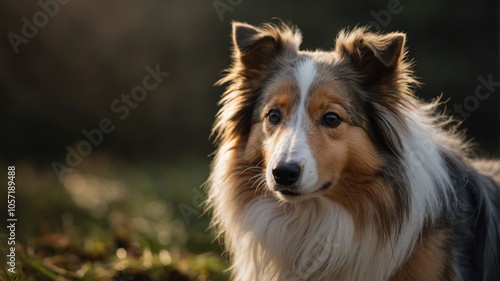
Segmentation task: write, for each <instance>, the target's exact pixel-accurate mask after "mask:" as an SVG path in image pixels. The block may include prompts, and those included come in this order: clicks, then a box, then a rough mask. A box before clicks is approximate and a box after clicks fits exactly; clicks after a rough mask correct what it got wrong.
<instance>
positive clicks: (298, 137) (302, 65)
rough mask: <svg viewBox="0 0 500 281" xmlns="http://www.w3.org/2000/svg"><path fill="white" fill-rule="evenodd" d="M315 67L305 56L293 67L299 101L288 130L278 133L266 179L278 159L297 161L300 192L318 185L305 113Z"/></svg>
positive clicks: (269, 178) (309, 190)
mask: <svg viewBox="0 0 500 281" xmlns="http://www.w3.org/2000/svg"><path fill="white" fill-rule="evenodd" d="M316 75H317V71H316V67H315V65H314V61H313V60H312V59H310V58H307V59H305V60H303V61H301V62H299V64H298V65H297V67H296V69H295V79H296V81H297V84H298V86H299V87H298V88H299V90H300V92H299V93H293V94H298V95H299V103H298V104H297V105H296V106H297V107H296V108H295V109H294V110H293V111H292V112H294V113H293V115H292V116H290V127H289V128H288V130H287V132H286V133H285V134H283V135H281V136H280V137H279V140H277V141H278V142H279V144H278V145H277V146H276V151H274V153H273V155H272V157H271V159H270V163H269V164H270V165H268V170H267V180H268V183H274V179H273V177H272V168H274V167H276V166H277V165H278V163H280V162H286V163H296V164H298V165H299V166H300V167H301V169H302V176H301V179H300V182H299V183H298V185H299V190H298V191H299V192H306V193H307V192H312V191H315V189H316V188H318V187H317V185H318V184H317V180H318V173H317V169H316V161H315V159H314V157H313V154H312V152H311V148H310V147H309V144H308V141H307V136H308V127H309V125H308V124H310V120H309V117H308V114H307V104H306V100H307V98H308V96H309V90H310V87H311V85H312V83H313V82H314V79H315V78H316Z"/></svg>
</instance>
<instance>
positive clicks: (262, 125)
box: [215, 23, 416, 201]
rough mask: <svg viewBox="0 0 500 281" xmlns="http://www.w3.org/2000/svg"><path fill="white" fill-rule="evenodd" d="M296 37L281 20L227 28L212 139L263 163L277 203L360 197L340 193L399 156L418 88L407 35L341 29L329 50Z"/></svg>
mask: <svg viewBox="0 0 500 281" xmlns="http://www.w3.org/2000/svg"><path fill="white" fill-rule="evenodd" d="M300 43H301V35H300V33H299V32H298V31H297V30H295V29H293V28H289V27H286V26H274V25H266V26H262V27H254V26H251V25H248V24H243V23H234V24H233V44H234V50H233V60H234V61H233V66H232V68H231V69H229V71H228V75H227V76H226V77H224V78H223V79H221V81H220V83H229V86H228V89H227V91H226V93H225V94H224V96H223V98H222V102H221V103H222V105H223V106H222V109H221V111H220V112H219V115H218V120H217V122H216V126H215V131H216V133H217V136H218V140H219V141H221V142H222V143H232V144H233V145H234V149H237V150H239V153H240V157H241V159H243V160H242V161H244V162H246V163H248V165H249V166H250V165H257V166H259V167H261V168H262V169H261V171H260V173H262V174H263V175H264V177H265V183H266V184H265V186H266V187H267V188H268V189H269V190H270V191H272V192H273V193H274V194H275V195H276V196H277V197H278V198H280V199H282V200H285V201H297V200H303V199H306V198H310V197H315V196H327V197H329V198H332V199H338V200H341V199H342V198H341V197H342V196H350V197H352V196H357V194H359V196H361V197H363V196H366V194H365V191H362V190H357V191H356V190H352V191H349V192H345V189H346V188H349V189H351V188H353V185H356V184H357V183H363V182H366V181H370V180H372V179H373V177H375V176H376V175H378V174H380V173H381V172H383V171H382V170H383V169H386V168H387V167H386V166H387V159H388V158H390V157H394V158H398V157H400V156H401V154H402V145H401V141H400V138H399V137H398V136H399V134H398V131H400V130H401V129H404V121H403V118H404V117H403V116H402V114H400V112H401V108H404V107H405V106H408V104H407V103H408V102H407V101H408V98H407V97H408V96H410V95H411V92H412V87H413V86H414V85H416V81H415V80H414V79H413V78H412V76H411V71H410V65H409V63H407V62H406V61H405V60H404V52H405V51H404V44H405V35H404V34H402V33H389V34H375V33H371V32H369V31H368V30H367V29H366V28H358V29H355V30H353V31H351V32H344V31H343V32H340V34H339V35H338V37H337V39H336V45H335V47H334V49H333V50H332V51H329V52H324V51H314V52H309V51H301V50H299V45H300ZM342 189H343V190H344V191H342ZM372 192H377V191H375V190H372V191H368V193H372ZM342 194H343V195H342ZM378 196H381V195H380V194H379V195H378ZM348 200H352V198H350V199H349V198H348Z"/></svg>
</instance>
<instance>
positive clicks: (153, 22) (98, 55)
mask: <svg viewBox="0 0 500 281" xmlns="http://www.w3.org/2000/svg"><path fill="white" fill-rule="evenodd" d="M238 2H241V3H239V4H238ZM217 3H227V2H226V1H223V0H220V1H153V0H150V1H132V0H111V1H98V0H93V1H81V0H72V1H69V3H68V4H65V5H60V10H59V12H58V13H57V15H55V16H54V17H53V18H52V17H51V18H50V19H49V22H48V24H47V25H46V26H44V27H41V28H40V29H39V31H38V33H37V34H36V36H35V37H34V38H32V39H29V42H28V43H27V44H20V45H19V53H18V54H15V53H14V51H13V48H12V46H11V44H10V42H9V40H8V38H7V34H8V33H9V32H13V33H16V34H18V35H22V33H21V28H22V26H23V22H22V20H21V18H22V17H24V16H25V17H26V18H28V19H29V20H30V21H31V22H33V20H32V19H33V15H34V14H35V12H37V11H39V10H41V8H40V6H39V5H38V4H37V3H36V2H35V1H30V2H27V1H20V2H17V1H4V2H2V4H0V9H1V10H2V14H3V15H2V17H0V31H1V33H2V34H4V37H3V38H4V39H3V40H2V44H1V45H0V61H1V64H0V92H1V98H0V112H1V113H0V114H1V117H0V125H1V128H2V129H3V130H2V131H3V134H2V135H3V137H2V138H1V143H2V149H1V151H0V157H1V158H2V159H4V160H7V161H16V160H19V159H35V160H36V161H37V162H38V163H40V164H41V165H46V164H47V163H51V162H52V161H54V160H55V161H63V159H64V157H65V155H66V153H67V151H66V150H65V147H66V146H67V145H75V144H76V143H77V142H78V141H80V140H81V139H84V137H83V135H82V133H81V131H82V130H83V129H87V130H91V129H93V128H97V127H98V123H99V120H101V119H102V118H104V117H109V118H111V119H113V118H114V119H113V121H115V122H114V123H115V124H116V130H115V131H114V132H112V133H110V134H107V135H105V137H104V140H103V142H102V144H101V145H99V147H97V148H95V149H94V152H95V151H97V152H99V151H100V152H103V151H104V152H107V153H108V152H109V153H111V154H113V155H116V157H119V158H121V159H123V160H126V161H127V160H137V159H140V160H150V159H154V160H161V161H163V160H171V161H176V160H177V159H178V158H183V157H185V156H186V155H189V156H190V157H205V156H206V155H208V154H209V153H210V152H211V151H212V150H213V148H212V146H211V144H210V141H209V138H208V136H209V133H210V127H211V124H212V122H213V116H214V114H215V112H216V109H217V106H216V103H217V100H218V98H219V96H220V94H221V93H222V91H223V89H222V88H216V87H213V86H212V84H213V83H214V82H215V81H217V80H218V79H219V78H220V73H221V70H222V69H224V68H225V67H227V66H228V64H229V54H230V52H229V48H230V38H229V34H230V29H231V24H230V23H231V20H238V21H245V22H248V23H252V24H259V23H262V22H264V21H269V20H272V19H273V18H279V19H281V20H283V21H285V22H292V23H293V24H295V25H297V26H298V27H299V28H300V29H301V30H302V32H303V35H304V40H303V44H302V47H303V48H305V49H316V48H321V49H331V48H332V47H333V42H334V38H335V36H336V34H337V32H338V31H339V30H340V29H342V28H345V27H354V26H356V25H364V24H367V23H369V22H373V21H375V22H377V19H376V18H377V17H376V16H374V14H378V15H379V19H382V20H378V22H377V23H378V24H380V28H381V30H382V31H403V32H406V33H407V34H408V42H407V45H408V47H409V57H410V58H412V59H414V60H415V61H416V68H415V70H416V74H417V76H418V77H420V80H421V81H422V82H424V86H423V87H422V88H421V89H420V90H419V91H418V95H419V96H420V97H421V98H422V99H425V100H430V99H432V98H434V97H436V96H438V95H441V94H442V95H443V97H444V100H448V99H449V105H453V104H454V103H457V104H462V103H463V102H464V99H465V98H466V97H467V96H470V95H474V91H475V87H476V86H477V85H478V84H479V81H478V76H483V77H485V78H487V77H488V75H492V78H493V79H492V80H493V81H500V77H499V68H500V66H499V65H500V59H499V18H498V17H499V8H498V3H497V2H496V1H484V0H483V1H476V2H470V1H409V0H401V1H396V0H392V1H349V2H348V1H310V2H308V3H306V2H302V1H288V2H284V1H282V2H279V1H276V2H270V1H234V0H233V1H232V2H231V1H229V3H233V4H235V3H236V4H237V5H235V7H231V9H232V10H226V11H223V12H221V14H222V17H223V19H222V20H221V18H220V16H219V13H218V12H217V11H216V9H215V5H218V4H217ZM390 3H392V4H390ZM397 3H399V5H397ZM226 5H228V4H226ZM388 5H389V6H391V7H392V5H395V7H397V9H395V10H396V11H399V12H398V13H397V14H392V15H391V18H390V19H388V18H387V12H385V14H384V12H381V10H385V11H388ZM221 9H222V8H221ZM393 10H394V8H393ZM156 64H160V68H161V69H162V70H163V71H165V72H169V73H170V76H169V77H168V78H166V79H165V81H164V82H163V83H161V85H160V86H159V87H158V88H157V89H155V90H154V91H151V92H149V93H148V96H147V98H146V99H145V100H144V101H143V102H141V103H140V104H139V105H138V107H137V108H136V109H134V110H132V111H131V113H130V115H129V116H128V118H126V119H125V120H123V121H121V120H118V119H117V118H116V114H115V113H113V112H112V111H111V109H110V105H111V103H112V102H113V100H115V99H117V98H119V97H120V95H121V94H122V93H126V94H130V91H131V89H132V88H133V87H134V86H136V85H139V84H141V81H142V78H143V76H144V75H145V74H146V72H145V70H144V68H145V67H146V66H148V65H150V66H152V67H153V68H154V66H155V65H156ZM472 105H473V104H472ZM499 105H500V88H498V87H497V89H495V92H493V93H492V95H491V96H490V97H489V98H488V99H487V100H484V101H480V104H479V106H478V109H477V110H475V111H474V112H471V113H470V117H469V118H467V119H466V121H465V123H464V126H463V128H468V136H470V137H474V138H475V140H476V142H477V143H479V144H480V146H481V147H482V148H484V150H486V151H488V152H490V153H493V152H495V151H496V152H498V144H499V132H500V129H499V128H500V126H499V123H500V117H499V115H500V114H499V111H498V109H499ZM457 118H458V119H462V118H460V116H457Z"/></svg>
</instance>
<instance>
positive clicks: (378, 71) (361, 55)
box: [336, 28, 406, 84]
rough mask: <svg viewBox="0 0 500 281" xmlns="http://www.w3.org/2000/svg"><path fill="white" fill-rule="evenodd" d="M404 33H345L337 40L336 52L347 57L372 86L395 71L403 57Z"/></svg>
mask: <svg viewBox="0 0 500 281" xmlns="http://www.w3.org/2000/svg"><path fill="white" fill-rule="evenodd" d="M405 41H406V36H405V34H404V33H399V32H393V33H389V34H375V33H371V32H367V31H366V29H364V28H360V29H356V30H354V31H353V32H351V33H349V34H347V35H346V34H345V33H344V32H342V33H341V34H340V35H339V37H338V38H337V42H336V51H337V52H339V53H340V54H341V55H343V56H348V57H349V58H350V60H351V62H352V63H353V65H354V67H355V69H356V70H357V71H359V72H360V73H362V74H364V76H365V79H366V80H365V82H367V84H371V83H374V82H377V81H378V80H380V79H382V78H384V77H385V76H390V75H391V74H392V73H394V71H396V70H397V69H396V68H397V66H398V65H399V64H400V63H401V61H402V59H403V55H404V45H405Z"/></svg>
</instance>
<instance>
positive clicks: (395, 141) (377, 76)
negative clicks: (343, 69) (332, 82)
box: [335, 28, 418, 156]
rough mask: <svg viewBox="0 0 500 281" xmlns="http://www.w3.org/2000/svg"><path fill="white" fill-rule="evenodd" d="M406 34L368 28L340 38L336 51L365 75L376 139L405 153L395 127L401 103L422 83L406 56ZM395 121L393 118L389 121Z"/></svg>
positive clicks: (343, 34) (373, 132) (394, 150)
mask: <svg viewBox="0 0 500 281" xmlns="http://www.w3.org/2000/svg"><path fill="white" fill-rule="evenodd" d="M405 41H406V36H405V34H403V33H399V32H394V33H388V34H376V33H371V32H368V31H367V29H365V28H359V29H355V30H354V31H352V32H350V33H347V32H341V33H340V34H339V36H338V37H337V41H336V46H335V51H336V53H337V54H338V55H339V57H340V58H341V59H342V60H343V61H345V62H347V63H348V64H350V65H352V66H353V67H354V69H355V70H356V71H357V72H358V73H360V74H361V77H360V80H359V82H360V83H361V86H362V87H363V88H364V90H365V91H366V95H365V97H366V102H367V103H366V106H367V110H369V111H370V115H369V117H370V118H371V121H370V123H371V124H372V127H373V129H374V131H372V132H371V133H372V134H373V135H372V136H373V138H374V139H375V141H376V142H377V143H378V144H379V145H381V146H385V147H386V148H387V149H388V150H389V151H391V152H392V153H393V154H395V155H398V156H401V155H402V154H403V146H402V143H401V140H400V137H399V135H398V133H397V132H399V131H401V130H398V129H397V128H396V127H395V126H396V125H397V124H404V122H403V121H401V118H402V115H401V114H400V112H399V110H400V106H401V104H404V103H405V98H406V96H407V95H412V88H413V87H414V86H415V85H418V82H417V81H416V80H415V79H414V78H413V76H412V75H411V70H410V66H411V64H409V63H408V62H406V61H405V59H404V46H405ZM389 120H392V121H389Z"/></svg>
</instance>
